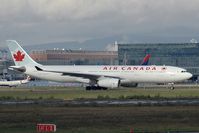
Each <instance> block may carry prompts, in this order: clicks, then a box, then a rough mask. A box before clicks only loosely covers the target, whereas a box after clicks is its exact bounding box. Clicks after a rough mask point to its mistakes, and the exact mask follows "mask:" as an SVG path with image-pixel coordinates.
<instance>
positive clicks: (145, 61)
mask: <svg viewBox="0 0 199 133" xmlns="http://www.w3.org/2000/svg"><path fill="white" fill-rule="evenodd" d="M150 57H151V55H150V54H147V55H146V56H145V57H144V59H143V61H142V63H141V65H148V63H149V59H150Z"/></svg>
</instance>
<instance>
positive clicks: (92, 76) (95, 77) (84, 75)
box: [35, 66, 120, 81]
mask: <svg viewBox="0 0 199 133" xmlns="http://www.w3.org/2000/svg"><path fill="white" fill-rule="evenodd" d="M35 68H36V69H37V70H38V71H44V72H54V73H61V74H62V75H63V76H64V75H67V76H74V77H81V78H86V79H90V80H95V81H97V80H99V78H101V77H107V78H117V79H120V78H119V77H114V76H107V75H98V74H88V73H76V72H64V71H52V70H44V69H41V68H39V67H37V66H35Z"/></svg>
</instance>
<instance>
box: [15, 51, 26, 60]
mask: <svg viewBox="0 0 199 133" xmlns="http://www.w3.org/2000/svg"><path fill="white" fill-rule="evenodd" d="M13 56H14V58H15V61H23V59H24V57H25V54H22V52H21V51H17V53H16V54H13Z"/></svg>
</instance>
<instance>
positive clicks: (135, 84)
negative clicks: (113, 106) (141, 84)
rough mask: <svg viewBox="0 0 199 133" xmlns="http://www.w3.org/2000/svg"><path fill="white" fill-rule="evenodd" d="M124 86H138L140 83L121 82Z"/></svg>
mask: <svg viewBox="0 0 199 133" xmlns="http://www.w3.org/2000/svg"><path fill="white" fill-rule="evenodd" d="M121 86H122V87H137V86H138V83H121Z"/></svg>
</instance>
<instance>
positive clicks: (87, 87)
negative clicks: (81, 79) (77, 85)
mask: <svg viewBox="0 0 199 133" xmlns="http://www.w3.org/2000/svg"><path fill="white" fill-rule="evenodd" d="M107 89H108V88H106V87H100V86H86V90H107Z"/></svg>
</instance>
